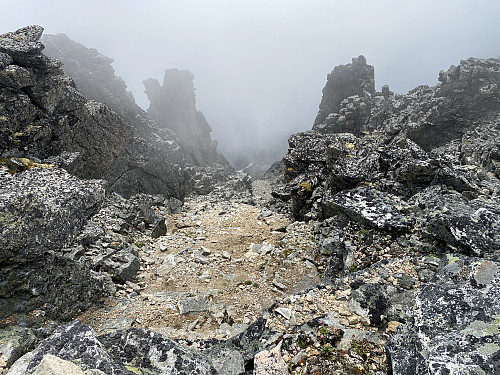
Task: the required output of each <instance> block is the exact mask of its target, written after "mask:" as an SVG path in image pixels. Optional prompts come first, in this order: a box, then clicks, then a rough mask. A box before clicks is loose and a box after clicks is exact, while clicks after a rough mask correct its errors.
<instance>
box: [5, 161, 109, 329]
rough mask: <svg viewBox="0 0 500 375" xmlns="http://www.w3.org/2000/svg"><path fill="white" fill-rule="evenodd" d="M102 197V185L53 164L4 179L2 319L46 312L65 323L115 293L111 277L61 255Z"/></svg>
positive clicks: (96, 209) (6, 176)
mask: <svg viewBox="0 0 500 375" xmlns="http://www.w3.org/2000/svg"><path fill="white" fill-rule="evenodd" d="M0 168H3V167H0ZM103 199H104V189H103V182H102V181H95V180H94V181H82V180H79V179H78V178H76V177H73V176H71V175H70V174H68V173H67V172H65V171H64V170H61V169H58V168H50V166H46V168H33V169H29V170H27V171H25V172H21V173H17V174H14V175H10V174H8V173H5V174H2V175H0V247H1V249H2V250H1V252H0V261H1V262H2V265H3V266H2V268H1V270H0V275H1V277H0V279H1V280H2V281H1V283H0V296H1V299H0V317H2V318H3V317H6V316H8V315H10V314H12V313H16V312H29V311H31V310H33V309H40V308H43V310H44V314H46V315H47V316H50V317H54V318H55V317H57V318H59V319H63V320H64V319H68V318H69V317H71V316H72V315H74V314H75V313H76V312H78V311H80V310H81V309H84V308H85V307H86V306H88V305H89V304H90V303H94V302H96V301H98V300H99V299H100V298H101V297H102V296H105V295H107V294H109V293H110V292H111V291H112V287H111V284H110V280H109V278H107V277H105V276H101V275H98V274H96V273H94V272H92V271H91V270H90V269H89V267H88V266H87V265H85V264H82V263H79V262H77V261H74V260H72V259H69V258H67V257H65V256H63V255H62V252H61V249H62V248H63V247H66V246H70V245H71V244H72V243H73V241H74V240H75V238H76V236H77V235H78V234H79V232H80V230H81V229H82V228H83V226H84V225H85V223H86V222H87V220H88V219H89V217H90V216H92V215H93V214H94V213H96V212H97V211H98V210H99V208H100V205H101V203H102V202H103Z"/></svg>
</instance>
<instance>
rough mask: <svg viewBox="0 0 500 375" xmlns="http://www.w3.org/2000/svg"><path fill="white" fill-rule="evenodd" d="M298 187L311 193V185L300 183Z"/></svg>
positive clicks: (305, 182)
mask: <svg viewBox="0 0 500 375" xmlns="http://www.w3.org/2000/svg"><path fill="white" fill-rule="evenodd" d="M300 187H301V188H302V189H304V191H306V192H308V193H310V192H311V191H312V188H311V184H310V183H309V182H307V181H304V182H301V183H300Z"/></svg>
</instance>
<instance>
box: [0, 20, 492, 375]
mask: <svg viewBox="0 0 500 375" xmlns="http://www.w3.org/2000/svg"><path fill="white" fill-rule="evenodd" d="M41 33H42V29H41V28H40V27H37V26H31V27H27V28H24V29H21V30H18V31H16V32H14V33H8V34H4V35H0V132H1V133H0V141H1V142H2V150H1V151H0V152H1V153H2V154H1V158H2V159H1V161H0V164H1V165H0V248H1V251H0V264H1V268H0V373H2V374H10V375H14V374H16V375H17V374H37V375H40V374H54V373H56V374H87V375H89V374H228V375H229V374H259V375H261V374H289V373H290V374H408V375H409V374H499V373H500V371H499V368H500V333H499V332H500V303H499V301H500V298H499V297H500V286H499V285H500V251H499V250H500V234H499V233H500V230H499V229H500V228H499V227H500V216H499V213H500V204H499V200H500V197H499V192H500V190H499V187H500V183H499V166H500V149H499V142H498V139H499V135H500V134H499V133H500V121H499V116H500V92H499V89H498V87H499V85H500V60H495V59H488V60H480V59H474V58H471V59H467V60H464V61H461V62H460V65H458V66H452V67H451V68H450V69H449V70H448V71H442V72H441V73H440V74H439V80H440V84H438V85H437V86H436V87H427V86H420V87H418V88H416V89H415V90H412V91H411V92H409V93H408V94H407V95H399V94H394V93H392V92H391V91H390V90H389V87H387V86H383V87H382V91H381V92H377V91H376V90H375V84H374V82H375V77H374V68H373V67H372V66H370V65H368V64H367V63H366V59H365V58H364V57H363V56H360V57H358V58H355V59H353V61H352V63H351V64H346V65H344V66H340V67H336V68H335V69H334V70H333V71H332V73H331V74H330V75H329V76H328V80H327V84H326V86H325V89H324V90H323V99H322V101H321V104H320V108H319V113H318V116H317V118H316V120H315V122H314V125H313V129H312V130H310V131H307V132H303V133H299V134H295V135H293V136H291V137H290V139H289V145H290V148H289V152H288V154H287V155H286V156H285V157H284V159H283V161H281V162H278V163H276V164H275V165H274V166H273V167H272V168H271V169H270V170H269V171H268V172H267V173H266V174H265V179H263V180H255V181H252V179H250V178H249V177H248V176H247V175H245V174H233V175H231V174H229V173H228V167H227V164H226V163H225V161H224V159H223V158H222V157H221V156H220V155H218V154H217V153H216V149H215V147H214V146H215V145H214V144H213V143H212V142H211V140H210V136H209V130H210V129H209V127H208V124H206V121H204V118H203V117H202V115H201V114H200V113H199V112H197V111H196V107H195V101H194V91H193V85H192V83H193V77H192V75H191V74H190V73H189V72H186V71H179V70H167V71H166V74H165V82H164V84H163V86H160V84H159V83H158V82H157V81H152V80H148V81H146V83H145V84H146V88H147V90H148V96H149V97H150V100H151V107H150V109H149V110H148V113H146V112H144V111H142V110H141V109H140V108H139V107H137V106H136V105H135V103H134V101H133V98H132V97H131V96H130V95H129V94H127V92H126V87H125V84H124V83H123V81H122V80H120V79H119V78H117V77H115V76H114V72H113V70H112V68H111V66H110V63H111V60H110V59H108V58H106V57H104V56H102V55H100V54H99V53H98V52H97V51H95V50H89V49H87V48H86V47H84V46H81V45H80V44H78V43H75V42H73V41H71V40H69V39H68V38H67V37H66V36H63V35H56V36H44V38H43V42H44V44H46V45H47V51H50V52H49V55H50V56H52V58H49V57H46V56H45V55H44V54H43V53H42V50H43V45H42V44H41V43H40V42H39V40H40V37H41ZM54 57H55V58H57V59H58V60H55V59H54ZM59 59H60V60H61V61H63V62H64V64H65V65H64V67H63V68H64V69H65V70H64V73H63V71H62V70H61V63H60V62H59ZM65 74H68V75H69V76H71V77H72V78H73V79H74V81H75V83H76V85H75V84H74V83H73V80H72V79H70V78H69V77H68V76H66V75H65ZM89 99H91V100H89ZM162 101H166V102H167V103H168V105H162ZM103 103H104V104H103ZM181 108H184V109H185V111H183V110H181ZM156 163H157V164H156ZM118 171H120V173H122V174H120V177H117V173H118ZM96 178H99V179H96ZM103 179H104V180H103ZM105 180H106V181H105ZM199 193H203V195H200V194H199Z"/></svg>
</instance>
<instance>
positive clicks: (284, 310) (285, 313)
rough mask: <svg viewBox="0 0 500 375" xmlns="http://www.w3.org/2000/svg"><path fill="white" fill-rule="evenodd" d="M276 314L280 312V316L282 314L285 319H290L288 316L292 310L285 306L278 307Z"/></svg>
mask: <svg viewBox="0 0 500 375" xmlns="http://www.w3.org/2000/svg"><path fill="white" fill-rule="evenodd" d="M274 311H276V312H277V313H278V314H280V315H281V316H283V317H284V318H285V319H287V320H288V319H290V317H291V316H292V310H290V309H289V308H286V307H278V308H277V309H276V310H274Z"/></svg>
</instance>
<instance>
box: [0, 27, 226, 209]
mask: <svg viewBox="0 0 500 375" xmlns="http://www.w3.org/2000/svg"><path fill="white" fill-rule="evenodd" d="M42 32H43V29H42V28H41V27H39V26H28V27H26V28H23V29H20V30H18V31H16V32H14V33H7V34H4V35H1V36H0V39H1V43H0V44H1V46H0V53H2V63H1V68H0V112H1V115H0V145H1V146H2V148H1V149H0V157H1V158H11V157H18V158H19V157H26V158H29V159H39V160H44V159H47V160H49V162H50V163H55V164H57V165H59V166H61V167H63V168H65V169H66V170H68V171H69V172H70V173H72V174H75V175H77V176H79V177H82V178H102V179H106V180H107V181H108V190H112V191H116V192H118V193H120V194H122V195H124V196H127V197H128V196H131V195H133V194H136V193H139V192H144V193H150V194H164V195H165V196H168V197H176V198H178V199H183V197H184V196H185V195H186V194H188V193H189V192H191V191H193V190H195V191H197V189H198V185H201V186H202V187H200V188H199V189H200V190H205V191H206V190H209V189H210V188H209V186H208V184H207V181H205V180H207V176H209V177H208V181H209V182H212V181H213V180H220V179H224V178H226V177H227V174H228V172H230V171H231V168H230V167H229V165H228V164H227V162H225V160H224V158H223V157H222V156H221V155H219V154H218V153H217V152H216V150H215V144H214V143H213V142H212V141H211V140H210V136H209V135H208V138H207V137H204V138H200V139H199V142H198V143H196V145H195V146H196V147H195V149H196V150H198V149H200V150H202V149H204V147H205V148H206V149H207V150H211V153H212V154H211V157H210V158H208V157H207V155H208V154H204V155H203V157H201V158H200V159H199V160H204V163H198V161H199V160H198V161H196V162H195V161H194V159H193V158H192V156H191V155H190V154H189V153H188V151H186V150H183V149H182V147H184V146H183V144H181V143H179V136H178V135H176V134H175V133H174V132H173V131H172V130H170V129H169V128H168V127H165V126H163V127H158V126H157V124H156V123H155V121H154V120H152V119H151V118H150V117H149V116H148V115H147V114H146V113H145V112H144V111H143V110H142V109H140V108H139V107H138V106H137V105H136V104H135V102H134V99H133V97H132V95H131V94H130V93H129V92H127V91H126V86H125V83H124V82H123V80H121V79H120V78H118V77H116V76H115V75H114V71H113V68H112V67H111V65H110V64H111V61H112V60H111V59H109V58H107V57H104V56H102V55H100V54H99V53H98V52H97V51H95V50H91V49H87V48H85V47H84V46H82V45H80V44H78V43H75V42H73V41H71V40H70V39H69V38H67V37H66V36H64V35H56V36H47V37H45V38H44V42H46V43H47V45H48V46H49V48H48V50H47V51H48V52H50V55H51V56H54V57H57V58H60V59H61V60H62V61H63V62H64V63H65V64H67V67H65V69H67V72H66V73H67V74H71V75H72V76H73V77H74V78H75V81H76V82H77V85H75V83H74V81H73V79H72V78H70V77H69V76H68V75H66V74H65V72H64V71H63V70H62V67H61V66H62V63H61V62H60V61H59V60H56V59H54V58H51V57H47V56H46V55H44V54H43V53H42V50H43V48H44V46H43V44H42V43H40V41H39V39H40V37H41V34H42ZM79 59H80V60H79ZM81 92H82V93H84V95H85V97H84V96H83V95H82V93H81ZM193 96H194V89H193ZM88 99H92V100H88ZM103 103H105V104H103ZM159 105H160V104H159ZM188 112H189V111H188ZM189 113H191V112H189ZM196 116H197V119H198V120H199V121H200V122H199V126H200V129H205V128H207V129H208V125H207V124H206V121H205V122H203V121H201V120H203V119H202V118H201V116H202V115H200V114H196ZM179 121H181V120H179ZM196 124H198V122H197V123H196ZM207 134H208V133H205V132H203V136H206V135H207ZM190 136H193V134H190ZM200 136H201V135H200ZM189 139H191V138H189ZM204 142H207V145H206V146H204ZM181 146H182V147H181ZM191 151H192V150H191ZM207 152H208V151H207ZM219 162H220V163H219ZM197 165H203V166H213V167H214V170H213V172H212V171H210V173H209V172H207V171H204V170H203V169H199V168H198V169H197Z"/></svg>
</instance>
